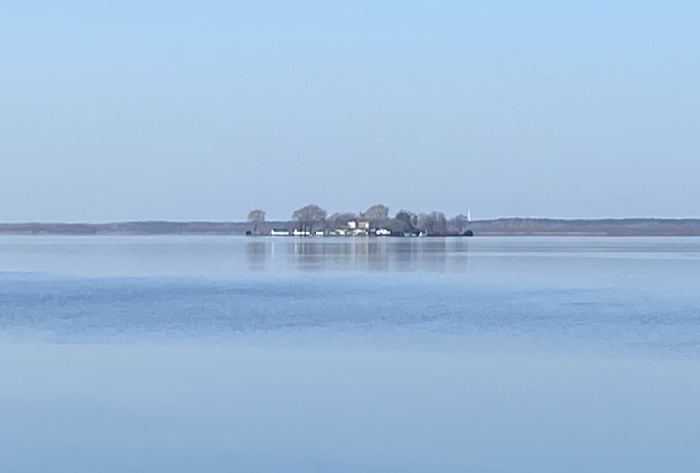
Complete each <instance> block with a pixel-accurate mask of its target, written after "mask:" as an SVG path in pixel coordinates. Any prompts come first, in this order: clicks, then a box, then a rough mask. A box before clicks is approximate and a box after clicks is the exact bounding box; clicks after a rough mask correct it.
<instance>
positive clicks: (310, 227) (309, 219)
mask: <svg viewBox="0 0 700 473" xmlns="http://www.w3.org/2000/svg"><path fill="white" fill-rule="evenodd" d="M327 215H328V212H326V211H325V210H323V209H322V208H321V207H319V206H318V205H314V204H309V205H307V206H305V207H302V208H300V209H297V210H295V211H294V213H293V214H292V219H293V220H296V221H298V222H299V225H300V226H301V228H300V230H301V231H303V232H309V233H312V232H313V231H314V226H316V225H318V224H320V223H323V222H325V221H326V216H327Z"/></svg>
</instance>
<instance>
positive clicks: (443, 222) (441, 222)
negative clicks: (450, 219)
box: [430, 211, 447, 235]
mask: <svg viewBox="0 0 700 473" xmlns="http://www.w3.org/2000/svg"><path fill="white" fill-rule="evenodd" d="M430 217H431V218H432V219H433V221H434V222H435V228H434V231H435V233H436V234H437V235H444V234H445V233H447V219H446V218H445V214H444V213H442V212H437V211H434V212H430Z"/></svg>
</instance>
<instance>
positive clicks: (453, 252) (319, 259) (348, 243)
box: [246, 238, 469, 272]
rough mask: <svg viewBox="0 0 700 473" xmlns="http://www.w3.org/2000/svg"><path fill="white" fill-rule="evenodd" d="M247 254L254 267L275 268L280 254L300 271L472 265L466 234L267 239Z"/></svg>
mask: <svg viewBox="0 0 700 473" xmlns="http://www.w3.org/2000/svg"><path fill="white" fill-rule="evenodd" d="M246 255H247V260H248V267H249V268H250V270H251V271H264V270H266V269H270V268H273V267H275V266H276V265H275V264H273V263H278V259H279V258H283V261H284V263H285V264H286V265H288V267H291V268H294V269H296V270H299V271H318V270H335V271H337V270H341V271H342V270H354V271H385V272H391V271H402V272H403V271H413V270H418V269H423V270H429V271H438V272H442V271H447V270H457V271H467V270H468V268H469V242H468V241H467V239H464V238H460V239H445V238H439V239H438V238H435V239H427V240H418V239H415V238H402V239H388V238H343V239H341V238H334V239H328V240H325V241H323V240H318V239H315V240H314V239H302V238H298V239H287V240H281V241H280V240H272V239H266V240H258V241H251V242H248V243H247V245H246ZM448 260H449V265H448ZM277 267H279V265H277Z"/></svg>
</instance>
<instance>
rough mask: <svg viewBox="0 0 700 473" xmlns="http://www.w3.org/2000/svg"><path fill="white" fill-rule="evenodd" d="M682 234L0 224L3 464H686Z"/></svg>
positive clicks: (161, 467)
mask: <svg viewBox="0 0 700 473" xmlns="http://www.w3.org/2000/svg"><path fill="white" fill-rule="evenodd" d="M697 287H700V239H690V238H685V239H675V238H665V239H647V238H628V239H614V238H533V239H528V238H512V239H508V238H474V239H325V240H324V239H306V240H299V239H290V238H279V239H271V238H263V239H251V238H223V237H143V238H142V237H126V238H107V237H100V238H93V237H90V238H79V237H61V238H55V237H2V238H0V471H28V472H34V471H41V472H44V471H52V472H92V471H107V472H112V471H114V472H121V471H144V472H146V471H148V472H150V471H215V472H219V471H221V472H223V471H227V472H228V471H255V472H258V471H261V472H268V471H269V472H273V471H274V472H277V471H294V472H296V471H299V472H328V471H334V472H335V471H341V472H385V471H397V472H424V471H425V472H428V471H430V472H432V471H449V472H451V471H455V472H457V471H460V472H462V471H487V472H561V471H567V472H577V471H580V472H590V471H596V472H608V471H609V472H620V471H634V472H639V471H649V472H652V471H653V472H657V471H681V472H684V471H688V472H690V471H693V472H695V471H697V468H698V465H700V452H699V449H698V448H697V439H698V438H700V403H699V402H698V401H697V400H698V399H700V291H698V290H697Z"/></svg>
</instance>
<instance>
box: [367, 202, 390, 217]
mask: <svg viewBox="0 0 700 473" xmlns="http://www.w3.org/2000/svg"><path fill="white" fill-rule="evenodd" d="M362 216H363V217H365V218H367V219H369V220H383V219H387V218H389V207H387V206H386V205H384V204H375V205H373V206H371V207H370V208H368V209H367V210H365V212H364V213H363V214H362Z"/></svg>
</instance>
